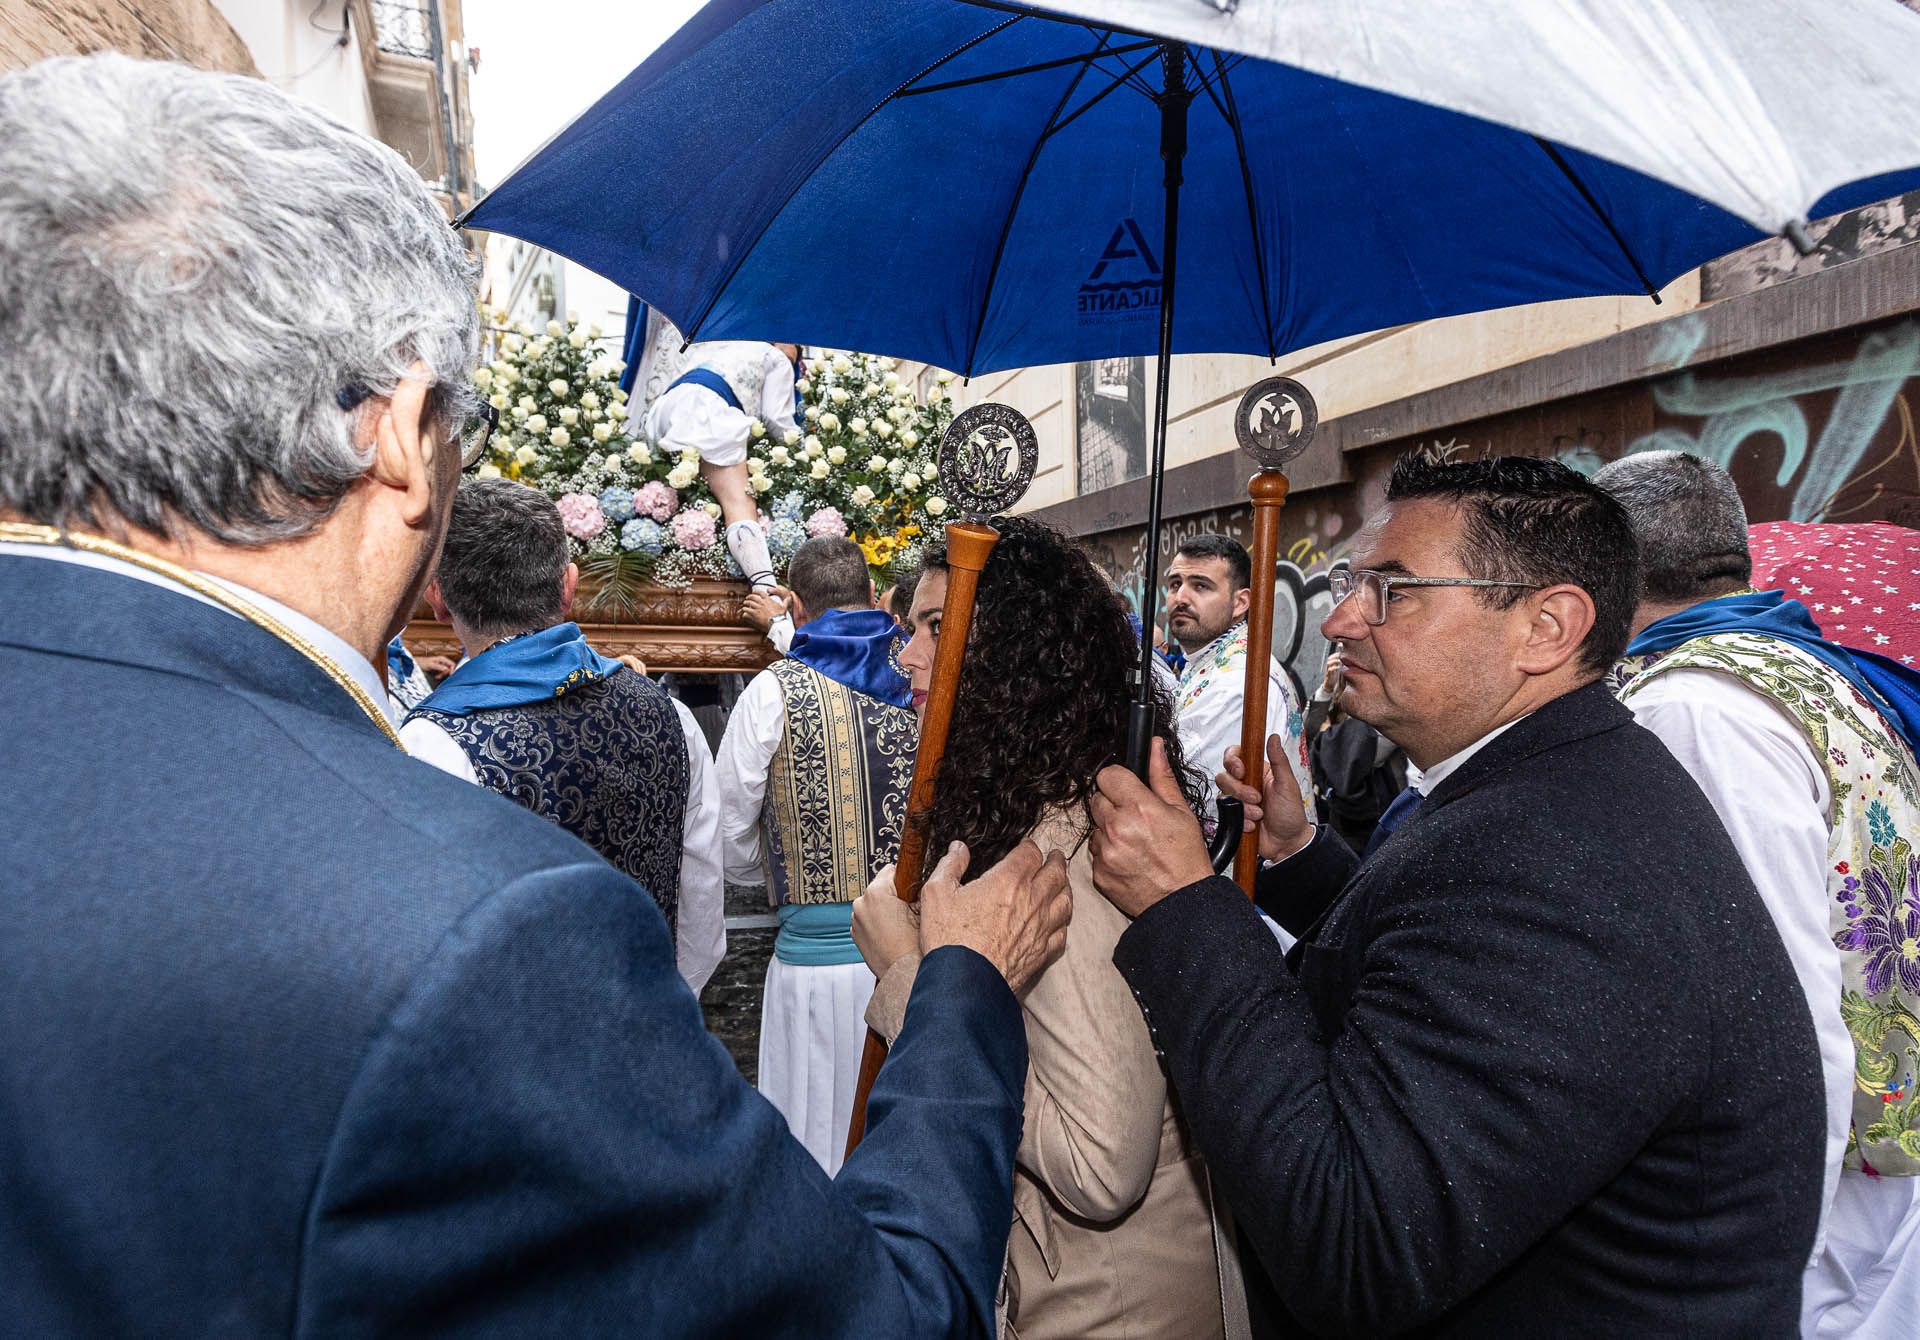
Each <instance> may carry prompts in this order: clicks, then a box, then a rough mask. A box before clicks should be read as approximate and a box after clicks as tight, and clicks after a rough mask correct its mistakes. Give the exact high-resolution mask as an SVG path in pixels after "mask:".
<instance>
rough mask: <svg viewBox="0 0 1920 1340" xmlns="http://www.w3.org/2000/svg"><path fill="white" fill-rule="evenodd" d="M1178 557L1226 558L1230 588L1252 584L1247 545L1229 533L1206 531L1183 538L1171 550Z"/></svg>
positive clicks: (1251, 562)
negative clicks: (1219, 533) (1216, 533)
mask: <svg viewBox="0 0 1920 1340" xmlns="http://www.w3.org/2000/svg"><path fill="white" fill-rule="evenodd" d="M1173 552H1174V553H1175V555H1177V556H1178V557H1180V558H1224V559H1226V560H1227V583H1228V586H1229V588H1230V589H1231V590H1234V591H1238V590H1240V589H1241V588H1242V587H1247V586H1252V585H1253V559H1252V558H1251V557H1250V556H1249V555H1248V553H1247V546H1245V545H1244V544H1242V543H1240V541H1238V540H1236V539H1234V538H1233V537H1232V536H1231V535H1215V534H1214V533H1213V532H1212V531H1206V532H1203V533H1202V534H1199V535H1196V536H1194V537H1193V538H1192V539H1190V540H1183V541H1182V542H1181V544H1180V547H1179V548H1178V549H1176V550H1174V551H1173Z"/></svg>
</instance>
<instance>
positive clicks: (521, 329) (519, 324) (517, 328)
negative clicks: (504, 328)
mask: <svg viewBox="0 0 1920 1340" xmlns="http://www.w3.org/2000/svg"><path fill="white" fill-rule="evenodd" d="M513 332H514V334H516V335H531V334H533V327H532V326H529V325H528V324H527V323H526V322H524V321H516V322H514V323H513Z"/></svg>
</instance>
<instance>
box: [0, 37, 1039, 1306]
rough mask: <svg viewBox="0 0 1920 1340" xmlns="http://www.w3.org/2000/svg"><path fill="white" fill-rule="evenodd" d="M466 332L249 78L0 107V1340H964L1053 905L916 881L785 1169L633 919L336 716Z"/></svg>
mask: <svg viewBox="0 0 1920 1340" xmlns="http://www.w3.org/2000/svg"><path fill="white" fill-rule="evenodd" d="M475 324H476V309H475V304H474V295H473V288H472V269H471V265H470V262H469V261H468V260H467V258H466V257H465V255H464V253H463V251H462V249H461V246H460V242H459V238H458V235H457V234H456V233H455V232H454V231H453V230H451V229H450V228H448V226H447V222H446V219H445V217H444V216H443V215H442V214H441V213H440V212H439V210H438V209H437V207H436V206H435V205H434V203H433V200H432V199H431V197H430V196H429V195H428V193H427V191H426V189H425V187H424V186H423V184H422V183H421V181H420V180H419V178H418V177H417V176H416V175H415V174H414V173H413V172H412V171H411V169H409V168H408V167H407V166H406V164H405V163H404V162H402V161H401V159H400V158H399V157H398V156H397V155H396V154H394V153H393V152H392V151H391V150H389V149H386V148H384V147H382V146H380V145H377V144H374V143H372V142H371V141H368V140H365V139H362V138H361V137H359V136H356V135H354V134H352V133H351V132H349V131H347V130H346V129H345V128H344V127H341V126H340V125H338V124H337V123H335V122H332V121H330V120H328V119H327V118H325V117H324V116H322V115H321V114H319V113H317V112H316V111H314V110H313V109H311V108H308V107H306V106H304V105H303V104H300V103H298V102H296V101H294V100H293V99H291V98H289V97H287V96H286V95H284V94H281V93H279V92H277V91H276V90H274V89H273V88H272V87H270V86H269V85H267V84H265V83H262V82H260V81H257V80H251V79H242V78H238V77H234V76H227V75H214V74H207V73H202V72H197V71H192V70H189V69H187V68H185V67H184V66H177V65H164V64H158V63H146V62H136V61H130V60H127V59H126V58H124V57H119V56H96V57H89V58H86V59H65V60H57V61H49V62H46V63H44V64H42V65H39V66H36V67H33V68H31V69H28V70H25V71H21V72H18V73H15V74H12V75H9V76H7V77H6V78H4V79H0V366H4V367H6V368H7V369H8V370H9V372H10V373H11V374H12V375H13V377H15V378H16V379H17V385H16V386H15V388H14V390H15V392H16V393H11V394H9V395H8V396H5V397H0V591H4V593H5V595H4V598H0V693H4V696H5V700H6V703H7V723H6V727H5V731H4V736H3V737H0V738H4V741H5V745H4V750H0V757H3V759H4V763H3V765H0V813H4V814H5V816H6V819H5V822H4V824H0V1331H4V1332H5V1333H7V1334H9V1335H15V1334H17V1335H32V1336H83V1335H84V1336H96V1335H181V1336H215V1335H219V1336H226V1335H232V1336H262V1335H298V1336H309V1335H310V1336H326V1337H337V1336H359V1335H376V1334H377V1335H407V1336H412V1335H431V1334H458V1335H461V1336H471V1335H483V1336H485V1335H499V1336H529V1335H558V1336H600V1335H615V1334H631V1335H639V1336H715V1337H739V1336H763V1335H805V1336H819V1335H842V1334H843V1335H869V1336H907V1335H915V1336H918V1335H954V1336H960V1335H983V1334H986V1333H988V1331H989V1330H990V1328H991V1326H992V1317H993V1297H994V1288H995V1285H996V1282H997V1280H998V1277H999V1273H1000V1265H1001V1260H1002V1256H1003V1253H1004V1251H1005V1245H1006V1237H1007V1225H1008V1224H1009V1222H1011V1217H1012V1195H1011V1184H1012V1168H1013V1155H1014V1150H1015V1146H1016V1143H1017V1141H1018V1137H1019V1132H1020V1113H1021V1103H1022V1088H1023V1081H1024V1074H1025V1068H1026V1049H1025V1044H1024V1037H1023V1031H1022V1026H1021V1018H1020V1009H1019V1005H1018V1003H1017V1001H1016V999H1015V995H1014V992H1013V990H1011V989H1009V988H1010V986H1011V987H1018V986H1019V985H1021V984H1023V983H1024V982H1025V981H1027V980H1029V979H1030V978H1031V977H1032V976H1033V974H1034V973H1035V972H1037V971H1038V969H1039V967H1040V966H1042V965H1043V963H1044V962H1045V960H1046V959H1047V957H1048V956H1049V955H1050V954H1052V953H1057V952H1058V949H1059V945H1060V942H1061V935H1062V928H1063V926H1064V918H1065V915H1066V907H1067V905H1068V898H1069V895H1068V894H1067V892H1066V880H1065V876H1064V870H1063V869H1061V868H1060V867H1059V866H1058V865H1057V864H1056V865H1052V866H1048V867H1042V866H1041V863H1040V860H1039V856H1038V854H1037V853H1036V852H1033V851H1031V850H1029V851H1028V852H1026V853H1024V854H1021V853H1016V854H1015V855H1014V856H1013V857H1010V858H1009V859H1008V861H1007V862H1005V863H1003V864H1002V865H1001V866H999V867H996V869H995V871H993V872H991V873H989V874H987V875H986V876H985V877H984V878H982V879H981V880H980V881H978V882H976V883H975V884H970V885H967V886H965V887H964V888H963V887H961V886H959V885H958V883H957V879H958V876H959V875H960V873H962V871H963V870H964V864H965V860H964V855H963V854H950V855H949V857H948V858H947V859H946V860H945V861H943V862H942V865H941V868H940V869H939V870H937V871H936V872H935V878H934V879H933V880H932V881H931V882H930V883H929V884H928V886H927V889H926V893H925V896H924V898H923V901H922V908H923V912H922V931H921V939H922V945H923V947H925V948H927V949H928V950H930V951H931V952H930V953H929V954H928V957H927V959H926V962H925V966H924V967H923V968H922V970H921V975H920V979H919V982H918V984H917V986H916V989H915V993H914V996H913V998H912V1001H911V1002H910V1004H909V1006H908V1014H907V1022H906V1028H905V1030H904V1031H903V1032H902V1033H901V1035H900V1039H899V1041H898V1042H897V1043H896V1044H895V1047H894V1050H893V1053H892V1056H891V1058H890V1059H889V1061H888V1063H887V1066H886V1069H885V1070H884V1071H882V1072H881V1075H880V1078H879V1081H878V1083H877V1084H876V1085H875V1087H874V1091H873V1098H872V1104H871V1106H870V1108H869V1111H868V1127H867V1138H866V1141H865V1143H863V1144H862V1145H861V1147H860V1149H859V1151H858V1152H857V1153H856V1154H855V1155H854V1156H853V1158H852V1159H850V1160H849V1161H848V1162H847V1165H846V1167H845V1169H844V1170H843V1172H842V1173H841V1175H840V1177H839V1179H838V1180H837V1181H829V1180H828V1178H827V1177H826V1175H825V1174H824V1173H823V1172H822V1171H821V1170H820V1168H819V1167H818V1165H816V1164H815V1163H814V1162H813V1160H812V1159H811V1158H809V1157H808V1155H807V1153H806V1151H805V1150H804V1149H802V1148H801V1146H800V1145H799V1144H797V1143H796V1142H795V1141H794V1140H793V1139H792V1138H791V1137H789V1136H788V1134H787V1132H786V1128H785V1124H784V1123H783V1122H782V1121H781V1119H780V1116H779V1114H778V1113H777V1112H775V1111H774V1109H773V1108H772V1107H771V1106H769V1105H768V1104H767V1103H766V1102H765V1101H763V1100H762V1099H761V1098H760V1097H759V1095H757V1094H756V1093H754V1091H753V1090H752V1089H751V1088H750V1087H749V1086H748V1085H747V1084H746V1083H745V1082H744V1081H743V1080H742V1079H741V1077H740V1076H739V1074H738V1073H737V1072H736V1071H735V1070H734V1069H733V1067H732V1064H731V1062H730V1061H729V1060H728V1058H727V1055H726V1053H725V1052H724V1051H723V1050H722V1049H721V1048H720V1046H719V1044H718V1043H716V1042H715V1041H714V1040H713V1039H712V1038H710V1037H708V1036H707V1034H706V1033H705V1032H704V1030H703V1029H702V1027H701V1022H700V1014H699V1010H698V1008H697V1006H696V1005H695V1003H694V999H693V997H692V995H691V994H689V993H688V991H687V989H686V987H685V986H684V985H683V984H682V983H681V981H680V978H679V977H678V975H677V974H676V972H675V969H674V950H673V943H672V941H671V939H670V937H669V935H668V932H667V926H666V922H665V921H664V919H663V918H662V916H661V914H660V911H659V909H658V908H657V907H656V906H655V904H654V902H653V900H652V899H651V898H650V897H648V895H647V892H646V890H644V889H642V888H640V887H639V886H638V885H636V884H635V883H633V882H632V881H631V880H630V879H628V878H627V877H626V876H625V875H622V874H620V873H619V872H617V871H615V870H614V869H612V868H611V867H610V866H608V865H607V864H606V863H605V862H604V861H602V860H601V859H600V857H599V856H597V855H596V854H595V853H594V852H593V851H592V850H591V849H589V848H588V847H586V846H585V845H583V844H582V843H580V842H579V841H578V840H576V839H575V838H573V837H571V836H570V835H568V834H567V833H565V832H563V831H562V830H561V829H559V828H558V827H556V826H555V825H553V824H551V823H549V822H547V821H546V820H544V819H542V818H539V817H538V816H536V815H533V814H530V813H528V812H527V811H525V810H523V809H521V808H520V807H519V806H517V805H515V804H513V803H512V802H510V801H508V800H505V799H503V798H501V797H499V796H496V795H494V794H492V793H490V792H487V791H484V790H482V789H480V788H478V787H474V786H470V785H468V784H467V783H466V782H464V781H459V780H456V779H454V778H452V777H449V776H446V775H444V774H442V773H439V772H436V771H435V770H434V769H432V768H430V767H428V766H426V765H425V764H423V763H419V762H417V761H414V760H412V759H409V758H408V757H406V755H405V754H404V753H403V752H402V751H401V750H400V748H399V747H398V743H397V736H396V735H395V734H394V731H393V726H392V724H391V722H390V721H389V720H388V719H387V717H386V716H385V715H384V712H383V710H382V704H383V703H384V701H385V695H384V693H383V692H382V685H381V682H380V679H379V676H378V674H377V673H376V672H375V670H374V666H375V665H376V664H379V663H381V662H382V661H383V659H384V658H383V657H382V656H381V651H382V649H383V648H384V646H385V644H386V642H387V640H388V639H389V638H390V637H391V636H392V634H393V633H394V631H395V630H396V629H398V628H399V627H400V625H401V624H402V622H403V621H404V620H405V617H406V615H407V613H408V611H409V610H411V608H412V607H413V604H414V602H415V601H416V600H417V599H418V597H419V594H420V591H421V588H422V587H423V586H424V584H425V582H426V579H427V574H428V572H429V570H430V568H431V565H432V562H433V559H434V555H435V553H436V552H437V550H438V548H439V545H440V540H441V536H442V534H443V533H444V528H445V525H446V515H447V510H448V504H449V503H450V501H451V499H452V496H453V486H454V480H455V478H456V476H457V471H458V463H459V460H460V457H461V452H462V449H463V447H471V446H474V445H476V443H475V441H474V439H473V437H472V436H466V437H464V438H463V423H465V422H467V419H468V414H467V410H468V404H469V400H470V396H471V392H470V391H469V390H468V389H467V385H468V372H469V369H470V366H471V359H472V357H473V350H474V344H475V334H476V332H475ZM109 536H110V537H113V538H108V537H109Z"/></svg>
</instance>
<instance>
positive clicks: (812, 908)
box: [773, 903, 860, 968]
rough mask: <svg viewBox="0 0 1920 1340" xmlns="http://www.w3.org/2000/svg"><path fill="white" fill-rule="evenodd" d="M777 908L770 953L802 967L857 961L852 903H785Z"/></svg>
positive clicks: (818, 966)
mask: <svg viewBox="0 0 1920 1340" xmlns="http://www.w3.org/2000/svg"><path fill="white" fill-rule="evenodd" d="M778 910H779V914H780V933H779V934H778V935H776V936H774V937H773V955H774V957H775V958H777V959H779V960H780V961H781V962H782V963H792V964H795V965H797V966H799V967H802V968H826V967H831V966H832V965H834V964H836V963H858V962H860V951H859V950H858V949H856V948H855V947H854V944H853V904H852V903H788V904H786V905H785V906H784V907H781V908H780V909H778Z"/></svg>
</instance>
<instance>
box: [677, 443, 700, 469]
mask: <svg viewBox="0 0 1920 1340" xmlns="http://www.w3.org/2000/svg"><path fill="white" fill-rule="evenodd" d="M680 464H682V465H690V466H692V467H693V468H694V469H696V470H698V469H699V468H700V452H699V450H698V449H697V448H694V447H682V448H681V449H680Z"/></svg>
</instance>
